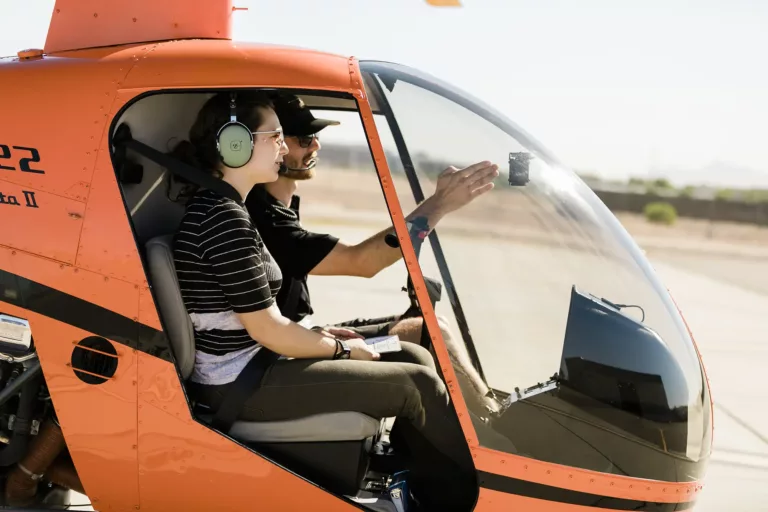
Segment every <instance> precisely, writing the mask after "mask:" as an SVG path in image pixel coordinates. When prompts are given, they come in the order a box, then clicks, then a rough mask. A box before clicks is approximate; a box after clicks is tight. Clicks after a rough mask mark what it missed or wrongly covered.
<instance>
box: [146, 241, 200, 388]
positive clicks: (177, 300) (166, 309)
mask: <svg viewBox="0 0 768 512" xmlns="http://www.w3.org/2000/svg"><path fill="white" fill-rule="evenodd" d="M145 250H146V254H147V263H148V265H149V274H150V278H151V279H152V288H154V290H155V296H156V297H157V301H158V308H159V309H160V313H161V314H162V317H163V320H164V321H165V327H166V329H168V337H169V338H170V341H171V344H172V345H173V355H174V356H175V358H176V362H177V363H178V365H179V371H180V372H181V375H182V377H183V378H184V379H187V378H188V377H189V376H190V375H191V374H192V370H194V365H195V330H194V327H193V326H192V320H191V319H190V318H189V315H188V314H187V309H186V307H185V306H184V299H182V297H181V290H180V289H179V279H178V277H177V275H176V265H175V264H174V262H173V235H162V236H158V237H156V238H153V239H152V240H150V241H149V242H147V244H146V246H145Z"/></svg>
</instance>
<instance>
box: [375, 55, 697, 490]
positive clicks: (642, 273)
mask: <svg viewBox="0 0 768 512" xmlns="http://www.w3.org/2000/svg"><path fill="white" fill-rule="evenodd" d="M361 68H362V69H363V71H364V73H365V79H366V86H367V90H368V93H369V95H370V96H371V101H372V104H373V105H374V108H375V109H376V111H375V113H376V114H378V115H376V118H377V119H376V123H377V126H378V127H379V131H380V132H381V133H382V134H384V133H387V134H390V133H391V140H389V141H388V140H387V137H385V136H384V135H382V138H383V139H384V144H385V150H387V155H388V163H389V165H390V168H391V170H392V172H393V178H394V182H395V187H396V189H397V193H398V198H399V200H400V202H401V204H402V205H403V208H404V210H405V211H406V212H407V211H408V210H409V209H410V208H412V207H413V206H414V205H415V203H416V202H418V201H420V200H421V199H422V196H421V194H424V195H426V196H429V195H431V194H432V193H433V192H434V190H435V187H436V183H437V176H438V174H439V173H440V171H442V170H443V169H444V168H445V167H447V166H448V165H454V166H456V167H459V168H460V167H464V166H466V165H469V164H472V163H474V162H478V161H482V160H490V161H492V162H494V163H497V164H498V165H499V167H500V171H501V172H500V176H499V177H498V178H497V180H496V182H495V188H494V190H492V191H491V192H489V193H488V194H486V195H484V196H482V197H481V198H479V199H478V200H476V201H474V202H473V203H471V204H470V205H468V206H467V207H465V208H463V209H461V210H459V211H457V212H454V213H452V214H450V215H449V216H447V217H445V218H444V219H443V220H442V221H441V223H440V225H439V226H438V228H437V229H436V231H435V233H434V234H433V236H432V237H431V238H430V241H429V243H426V242H425V243H424V244H423V246H422V247H421V249H420V256H419V261H420V265H421V268H422V272H423V273H424V274H425V275H426V276H428V277H432V278H435V279H437V280H438V281H440V282H442V284H443V286H444V292H443V298H442V300H441V301H440V302H439V303H438V304H437V307H436V309H437V312H438V314H442V315H444V316H446V317H447V318H448V320H449V324H450V328H451V332H452V333H453V335H454V336H455V337H456V338H458V339H459V340H463V342H464V344H465V346H466V354H467V357H466V358H465V361H471V360H472V359H474V360H475V363H474V364H475V366H476V369H477V371H478V372H479V373H480V375H483V376H484V379H485V381H486V383H487V384H488V386H490V388H491V389H492V393H493V394H494V395H495V398H496V400H498V402H499V407H498V411H496V412H494V413H491V412H489V411H487V410H486V409H485V408H484V407H482V406H481V405H479V404H482V401H478V400H466V402H467V403H468V405H469V406H470V408H471V413H472V416H473V422H474V425H475V429H476V431H477V434H478V437H479V439H480V442H481V444H482V445H484V446H486V447H488V448H491V449H495V450H499V451H504V452H508V453H515V454H519V455H523V456H526V457H531V458H535V459H539V460H544V461H548V462H554V463H558V464H566V465H570V466H574V467H579V468H586V469H590V470H596V471H601V472H606V473H613V474H620V475H628V476H633V477H640V478H650V479H657V480H665V481H673V482H676V481H681V482H685V481H693V480H696V479H698V478H699V476H700V472H701V470H702V467H703V461H704V460H705V459H706V458H707V457H708V456H709V453H710V440H711V435H712V432H711V419H710V418H711V410H710V401H709V396H708V392H707V388H706V383H705V379H704V375H703V371H702V368H701V364H700V361H699V358H698V355H697V353H696V350H695V348H694V345H693V343H692V341H691V339H690V337H689V335H688V332H687V329H686V327H685V325H684V323H683V321H682V319H681V317H680V315H679V313H678V311H677V309H676V307H675V305H674V303H673V302H672V300H671V298H670V297H669V295H668V293H667V291H666V289H665V288H664V286H663V285H662V284H661V283H660V282H659V281H658V279H657V277H656V275H655V273H654V271H653V269H652V268H651V267H650V265H649V264H648V262H647V260H646V259H645V257H644V256H643V254H642V252H641V251H640V249H639V248H638V247H637V245H636V244H635V242H634V241H633V240H632V238H631V237H629V235H628V234H627V233H626V231H625V230H624V229H623V227H622V226H621V225H620V224H619V223H618V221H617V220H616V219H615V217H614V216H613V215H612V214H611V212H610V211H609V210H608V209H607V208H606V207H605V206H604V205H603V204H602V202H600V200H599V199H598V198H597V197H596V196H595V195H594V193H593V192H592V191H591V190H590V189H589V188H588V187H587V186H586V185H585V184H584V183H583V182H582V181H581V180H580V179H579V178H578V177H577V176H576V175H575V173H573V172H572V171H570V170H569V169H566V168H565V167H563V166H562V165H560V164H558V162H557V161H556V160H555V159H554V158H553V157H552V156H551V155H549V154H548V153H547V152H546V150H544V149H543V148H541V146H540V145H539V144H538V143H536V141H534V140H533V139H532V138H531V137H529V136H528V135H527V134H525V133H524V132H522V131H521V130H519V129H518V128H517V127H516V126H514V125H513V124H511V123H510V122H509V121H508V120H506V119H505V118H504V117H503V116H501V115H500V114H498V113H497V112H495V111H493V110H492V109H491V108H490V107H488V106H487V105H484V104H482V103H480V102H478V101H477V100H474V99H472V98H469V97H468V96H466V95H465V94H464V93H461V92H458V91H456V90H455V89H452V88H450V87H449V86H447V85H446V84H444V83H442V82H440V81H438V80H436V79H434V78H432V77H428V76H425V75H423V74H420V73H418V72H415V71H413V70H411V69H408V68H405V67H401V66H398V65H394V64H388V63H379V62H362V63H361ZM466 364H472V363H469V362H467V363H466ZM459 370H460V369H459V368H457V374H458V373H460V371H459ZM460 382H461V384H462V393H463V395H464V396H465V397H467V396H469V395H471V394H472V393H476V391H475V389H474V388H473V387H472V386H471V385H469V384H468V383H467V382H466V381H462V380H460Z"/></svg>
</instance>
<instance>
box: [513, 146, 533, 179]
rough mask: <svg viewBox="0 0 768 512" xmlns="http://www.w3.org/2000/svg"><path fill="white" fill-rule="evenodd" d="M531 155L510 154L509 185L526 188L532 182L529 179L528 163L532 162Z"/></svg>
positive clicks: (522, 153)
mask: <svg viewBox="0 0 768 512" xmlns="http://www.w3.org/2000/svg"><path fill="white" fill-rule="evenodd" d="M531 158H533V157H532V156H531V154H530V153H526V152H520V153H510V154H509V184H510V185H511V186H513V187H524V186H525V185H526V184H528V182H529V181H530V178H529V177H528V163H529V162H530V161H531Z"/></svg>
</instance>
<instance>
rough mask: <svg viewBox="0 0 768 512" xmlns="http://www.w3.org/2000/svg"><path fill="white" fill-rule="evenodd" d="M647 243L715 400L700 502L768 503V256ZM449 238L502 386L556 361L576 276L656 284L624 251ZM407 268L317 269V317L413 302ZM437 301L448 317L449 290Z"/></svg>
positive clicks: (601, 287) (596, 286) (707, 509)
mask: <svg viewBox="0 0 768 512" xmlns="http://www.w3.org/2000/svg"><path fill="white" fill-rule="evenodd" d="M304 219H305V220H304V223H305V225H306V227H308V228H309V229H313V230H317V231H321V232H332V233H334V234H336V235H338V236H341V237H342V238H344V239H345V240H347V241H351V242H357V241H361V240H363V239H364V238H365V237H367V236H369V235H370V234H372V233H373V232H375V230H377V229H380V227H381V224H380V223H374V224H373V225H368V223H367V222H364V223H363V224H364V225H360V226H350V225H340V224H337V223H333V222H331V223H315V224H313V223H312V222H311V221H308V220H307V219H311V215H308V214H305V215H304ZM377 226H378V227H377ZM646 242H647V243H644V241H643V240H638V243H639V244H640V246H641V247H642V248H643V249H645V250H646V251H647V255H648V257H649V259H650V261H651V263H652V265H653V267H654V269H655V270H656V272H657V274H658V276H659V277H660V278H661V280H662V283H663V285H664V286H665V287H667V288H668V289H669V290H670V293H671V294H672V296H673V298H674V300H675V302H676V303H677V305H678V306H679V307H680V309H681V310H682V312H683V314H684V317H685V319H686V321H687V322H688V324H689V326H690V328H691V330H692V332H693V334H694V337H695V340H696V343H697V346H698V349H699V350H700V352H701V354H702V358H703V360H704V364H705V369H706V371H707V375H708V378H709V380H710V385H711V389H712V396H713V401H714V403H715V412H714V445H713V446H714V448H713V455H712V458H711V460H710V462H709V465H708V471H707V475H706V477H705V480H704V490H703V492H702V494H701V496H700V498H699V501H698V504H697V505H696V507H695V510H696V511H702V512H712V511H722V510H745V511H746V510H749V511H757V510H767V511H768V485H766V484H768V408H766V406H765V404H766V403H768V387H767V386H766V381H765V375H766V370H767V369H768V257H766V256H765V255H762V254H757V255H753V256H750V257H732V255H728V254H727V253H726V254H719V255H718V254H708V253H707V252H706V251H702V252H700V253H696V252H695V251H692V250H688V251H686V252H680V251H676V250H674V249H671V248H669V247H668V246H666V245H665V244H663V243H662V244H658V245H656V244H654V241H652V240H648V241H646ZM441 243H442V246H443V250H444V251H445V253H446V256H447V258H448V260H449V265H450V270H451V272H452V277H453V279H454V282H455V283H456V285H457V289H458V291H459V299H460V300H461V302H462V306H463V307H464V309H465V310H466V312H467V318H468V322H469V325H470V329H471V330H472V335H473V338H474V339H475V342H476V344H477V348H478V351H479V352H480V355H481V360H482V361H483V364H484V366H486V368H485V371H486V374H487V375H488V377H489V380H490V381H491V383H492V384H493V385H495V386H498V387H501V388H506V389H509V388H510V387H512V386H514V385H521V386H527V385H530V384H535V383H536V382H537V381H540V380H542V378H545V377H546V376H547V375H551V374H552V373H554V372H553V371H551V370H556V369H557V366H556V363H557V362H558V360H559V356H560V352H559V351H560V349H561V345H560V344H559V343H556V342H551V343H550V342H549V340H552V339H556V337H557V336H561V337H562V329H563V323H564V318H565V312H566V311H567V308H568V294H569V293H570V288H569V286H570V284H571V283H572V282H573V281H577V282H579V283H586V284H587V287H588V288H589V287H591V289H588V290H587V291H596V292H599V293H600V294H603V293H614V294H616V295H618V294H621V293H623V291H625V290H627V289H631V290H632V291H633V292H632V293H634V294H635V295H637V296H646V295H643V294H645V293H648V290H645V289H643V285H641V284H639V282H638V280H637V279H636V277H637V276H636V273H633V272H632V271H628V270H627V269H626V265H622V262H614V263H613V266H611V264H610V263H609V264H607V266H606V264H605V262H604V261H603V263H604V264H603V265H602V266H598V265H595V263H596V262H597V261H598V260H596V259H595V258H594V255H589V254H583V253H578V251H576V252H562V251H558V250H557V249H556V248H552V247H545V246H542V245H538V244H532V243H520V242H515V241H510V240H482V239H477V238H472V239H466V238H462V237H461V236H458V235H446V236H442V237H441ZM689 249H690V247H689ZM422 261H423V264H422V265H423V271H424V272H425V273H427V274H428V275H432V276H435V277H439V272H438V270H437V268H436V266H435V264H434V259H433V258H432V256H431V250H430V249H429V247H426V248H425V249H424V252H423V253H422ZM600 261H602V260H600ZM590 267H595V268H590ZM405 277H406V272H405V265H404V264H403V263H402V262H398V263H396V264H395V265H393V266H391V267H389V268H387V269H385V270H384V271H382V272H381V273H380V274H378V275H377V276H375V277H374V278H372V279H362V278H355V277H325V276H322V277H315V276H312V277H310V286H311V291H312V299H313V304H315V305H316V315H315V316H316V319H317V320H318V321H321V322H328V323H332V322H337V321H342V320H347V319H350V318H354V317H376V316H382V315H389V314H394V313H400V312H402V311H403V310H404V309H405V308H406V307H407V306H408V299H407V296H406V294H405V293H404V292H402V291H401V287H402V286H404V284H405ZM616 282H621V283H622V286H621V288H620V289H618V288H616V284H615V283H616ZM611 283H614V284H611ZM611 286H613V288H611ZM630 295H631V294H630ZM602 296H605V295H602ZM613 297H614V298H617V299H626V298H627V297H626V296H622V297H618V296H613ZM437 311H438V314H444V315H446V316H449V317H450V318H449V320H452V316H451V315H450V305H449V304H448V300H447V299H444V300H443V301H442V303H439V304H438V308H437ZM646 313H648V321H649V322H653V321H655V322H656V326H657V327H659V329H660V331H664V330H665V329H669V328H670V327H669V326H668V325H664V322H663V319H662V318H661V317H662V316H663V315H661V314H659V312H658V311H646ZM452 324H453V328H454V329H456V330H458V329H457V327H456V324H455V322H452ZM484 324H492V326H491V327H489V326H488V325H484ZM510 332H514V336H510V334H509V333H510ZM531 347H536V349H535V350H532V348H531ZM681 357H687V356H685V354H683V355H682V356H681ZM553 365H554V366H553ZM537 379H538V380H537Z"/></svg>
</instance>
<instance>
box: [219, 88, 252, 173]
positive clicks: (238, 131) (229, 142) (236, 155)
mask: <svg viewBox="0 0 768 512" xmlns="http://www.w3.org/2000/svg"><path fill="white" fill-rule="evenodd" d="M229 111H230V116H229V122H227V123H224V125H223V126H222V127H221V128H219V131H218V132H217V133H216V150H217V151H218V152H219V156H221V161H222V162H224V165H226V166H227V167H232V168H234V169H237V168H238V167H242V166H244V165H245V164H247V163H248V162H249V161H250V160H251V156H252V155H253V144H254V142H253V133H251V130H250V128H248V127H247V126H245V125H244V124H243V123H241V122H240V121H238V120H237V105H236V102H235V93H234V92H233V93H230V97H229Z"/></svg>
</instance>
